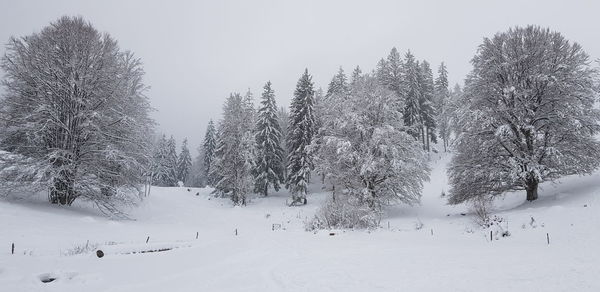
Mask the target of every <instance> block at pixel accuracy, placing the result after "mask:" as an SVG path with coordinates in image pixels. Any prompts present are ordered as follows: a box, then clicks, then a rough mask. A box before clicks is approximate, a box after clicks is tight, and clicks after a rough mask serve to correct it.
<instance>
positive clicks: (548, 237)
mask: <svg viewBox="0 0 600 292" xmlns="http://www.w3.org/2000/svg"><path fill="white" fill-rule="evenodd" d="M546 241H547V242H548V245H550V234H548V233H546Z"/></svg>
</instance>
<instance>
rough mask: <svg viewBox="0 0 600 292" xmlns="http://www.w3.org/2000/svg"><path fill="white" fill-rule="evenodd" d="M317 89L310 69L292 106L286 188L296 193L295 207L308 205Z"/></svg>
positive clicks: (293, 193) (300, 84)
mask: <svg viewBox="0 0 600 292" xmlns="http://www.w3.org/2000/svg"><path fill="white" fill-rule="evenodd" d="M313 106H314V89H313V83H312V77H311V76H310V75H309V74H308V69H306V70H305V71H304V74H303V75H302V77H301V78H300V80H298V84H297V85H296V90H295V91H294V98H293V100H292V104H291V106H290V123H289V131H288V143H287V146H288V147H289V149H290V154H289V159H288V166H287V169H288V177H287V183H286V187H287V188H288V190H290V192H291V193H292V204H294V205H295V204H302V203H304V204H305V203H306V193H307V187H308V182H309V179H310V171H311V169H312V167H313V165H312V155H311V153H310V151H309V148H308V146H309V145H310V144H311V142H312V138H313V134H314V113H313Z"/></svg>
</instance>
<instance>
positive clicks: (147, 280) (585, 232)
mask: <svg viewBox="0 0 600 292" xmlns="http://www.w3.org/2000/svg"><path fill="white" fill-rule="evenodd" d="M431 161H432V169H433V170H432V175H431V181H430V182H429V183H427V184H426V185H425V188H424V191H423V197H422V204H421V206H416V207H408V206H397V207H394V208H390V209H389V211H388V213H387V214H386V217H384V218H383V220H382V224H381V225H382V228H381V229H378V230H373V231H363V230H360V231H340V230H335V231H332V232H333V233H335V235H333V236H331V235H330V234H329V231H320V232H316V233H313V232H306V231H304V222H305V221H306V220H308V219H310V218H311V217H312V215H313V214H314V212H315V211H316V209H317V208H318V206H319V204H320V202H322V201H324V200H325V199H326V197H327V196H328V194H327V193H325V192H321V190H320V186H318V185H311V186H310V188H311V189H310V191H311V192H310V193H311V195H309V196H308V202H309V204H308V205H306V206H302V207H287V206H286V205H285V203H286V200H287V199H288V198H289V194H287V193H285V192H283V191H282V192H279V193H273V195H272V196H270V197H268V198H254V199H253V200H252V201H251V202H250V203H249V204H248V206H246V207H232V206H231V203H230V201H228V200H225V199H215V198H211V197H210V190H209V189H190V191H188V190H187V188H158V187H154V188H153V189H152V192H151V195H150V197H148V198H146V199H145V200H144V201H143V202H142V204H141V206H139V207H137V208H133V209H131V210H130V214H131V217H132V218H134V220H121V221H114V220H110V219H107V218H105V217H102V216H101V215H99V214H97V212H95V211H93V210H90V209H89V208H85V207H83V206H80V207H72V208H58V207H55V206H49V205H48V204H46V203H42V202H41V200H42V199H43V197H40V198H39V200H38V201H37V202H31V201H30V199H28V200H21V201H14V200H2V201H0V222H1V224H2V227H1V229H0V231H1V232H0V290H1V291H113V292H117V291H169V290H170V291H483V290H485V291H526V290H532V291H565V290H569V291H600V279H598V275H599V274H600V252H598V248H599V247H600V235H598V233H597V232H596V230H597V228H598V226H599V224H600V210H599V209H600V200H599V199H598V193H600V173H599V172H596V173H594V174H593V175H592V176H586V177H567V178H565V179H563V180H562V181H561V183H559V184H552V183H546V184H543V185H542V186H541V189H540V199H539V200H538V201H535V202H533V203H526V202H525V194H524V193H522V192H521V193H516V194H507V195H506V197H505V199H503V200H498V201H497V202H496V208H497V210H499V211H498V212H497V213H496V215H498V216H500V217H503V218H504V219H505V220H506V222H508V229H509V231H510V233H511V236H510V237H497V239H496V238H494V240H492V241H490V239H489V230H485V229H482V228H481V227H479V226H477V225H475V223H473V216H472V215H471V214H469V213H468V208H467V207H466V206H464V205H459V206H448V205H446V204H445V199H444V198H442V197H441V193H442V191H445V192H447V191H448V186H447V178H446V174H445V165H446V164H447V163H448V161H449V156H447V155H444V154H432V156H431ZM196 193H198V195H196ZM315 193H316V194H315ZM461 214H465V215H464V216H463V215H461ZM531 218H534V220H533V223H531V222H532V219H531ZM274 224H278V225H275V226H274ZM388 224H389V225H388ZM421 224H422V225H421ZM236 229H237V235H236ZM274 229H275V230H274ZM196 232H198V239H196ZM547 234H548V235H549V238H550V244H549V245H548V243H547V237H546V236H547ZM148 237H149V240H148V243H146V240H147V239H148ZM13 242H14V243H15V254H14V255H11V254H10V246H11V244H12V243H13ZM86 243H87V245H88V252H86V253H82V254H75V255H73V253H74V251H75V250H76V249H77V248H79V249H83V250H85V246H86ZM96 246H97V248H98V249H101V250H103V251H104V252H105V256H104V257H102V258H98V257H97V256H96V253H95V249H93V247H96ZM90 247H91V248H90ZM169 248H170V250H166V251H160V252H146V253H139V252H140V251H149V250H161V249H169ZM134 252H136V253H134ZM42 279H45V280H48V279H55V280H53V281H51V282H48V283H43V282H42Z"/></svg>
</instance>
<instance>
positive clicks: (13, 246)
mask: <svg viewBox="0 0 600 292" xmlns="http://www.w3.org/2000/svg"><path fill="white" fill-rule="evenodd" d="M12 254H15V243H14V242H13V244H12Z"/></svg>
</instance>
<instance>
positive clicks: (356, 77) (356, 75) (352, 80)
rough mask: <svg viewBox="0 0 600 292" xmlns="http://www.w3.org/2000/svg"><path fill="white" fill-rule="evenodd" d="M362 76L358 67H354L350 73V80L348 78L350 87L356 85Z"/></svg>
mask: <svg viewBox="0 0 600 292" xmlns="http://www.w3.org/2000/svg"><path fill="white" fill-rule="evenodd" d="M361 75H362V70H361V69H360V67H359V66H356V68H354V71H352V78H350V85H351V86H350V87H352V86H353V85H356V82H358V80H360V78H361Z"/></svg>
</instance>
